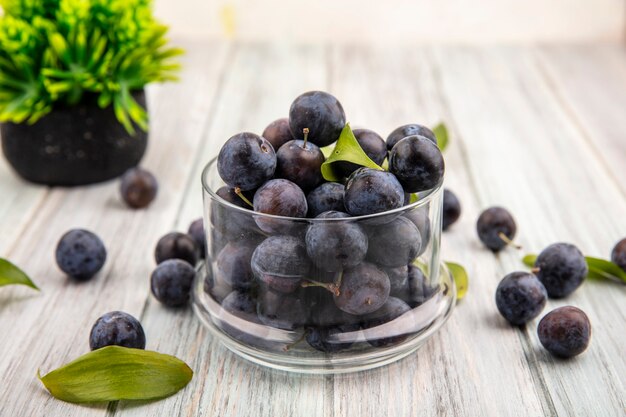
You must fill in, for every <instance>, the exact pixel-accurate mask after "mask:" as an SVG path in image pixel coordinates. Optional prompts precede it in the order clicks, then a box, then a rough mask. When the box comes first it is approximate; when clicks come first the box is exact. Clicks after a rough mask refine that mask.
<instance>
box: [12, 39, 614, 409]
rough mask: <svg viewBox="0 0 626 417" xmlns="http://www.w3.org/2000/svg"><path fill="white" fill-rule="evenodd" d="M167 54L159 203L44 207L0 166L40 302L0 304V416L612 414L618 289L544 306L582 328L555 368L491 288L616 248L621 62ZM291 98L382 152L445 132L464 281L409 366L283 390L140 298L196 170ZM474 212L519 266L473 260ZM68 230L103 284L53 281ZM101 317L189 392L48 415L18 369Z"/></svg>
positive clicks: (157, 163) (54, 194)
mask: <svg viewBox="0 0 626 417" xmlns="http://www.w3.org/2000/svg"><path fill="white" fill-rule="evenodd" d="M186 46H187V49H188V54H187V56H186V57H185V58H184V59H185V68H186V69H185V73H184V74H183V76H182V82H181V83H180V84H168V85H165V86H157V87H154V88H152V89H151V90H150V94H149V99H150V104H151V106H152V123H153V124H152V139H151V144H150V148H149V152H148V155H147V157H146V160H145V161H144V166H146V167H147V168H148V169H151V170H152V171H153V172H155V173H156V174H157V177H158V178H159V182H160V185H161V189H160V195H159V198H158V199H157V200H156V202H155V204H154V206H152V207H151V208H149V209H148V210H145V211H131V210H128V209H126V208H124V207H123V206H122V205H121V202H120V200H119V197H118V189H117V187H118V184H117V183H116V182H115V181H113V182H111V183H106V184H102V185H97V186H93V187H84V188H79V189H50V190H48V189H45V188H40V187H35V186H28V185H24V184H23V183H22V182H21V181H20V180H18V179H16V178H15V177H12V176H10V175H11V174H9V173H8V168H7V167H6V165H5V162H4V161H3V162H1V163H0V192H1V193H2V195H3V196H4V195H7V196H10V201H4V200H0V214H2V213H4V217H0V232H2V233H4V236H3V237H6V238H4V239H3V240H1V241H0V254H2V255H3V256H9V257H10V258H11V259H12V260H13V261H15V262H16V263H18V264H20V265H22V266H24V268H25V269H26V270H27V271H28V272H30V273H31V275H33V278H34V279H35V280H36V282H37V283H38V284H40V286H41V287H42V289H43V291H42V293H41V294H36V293H33V292H32V291H31V290H29V289H26V288H3V289H2V291H1V292H0V318H1V319H0V334H3V335H5V337H2V338H0V351H1V352H3V355H2V356H0V375H2V376H3V382H0V398H2V399H3V400H2V401H0V416H5V415H6V416H31V415H32V416H40V415H45V416H172V415H178V416H220V417H221V416H255V417H256V416H259V417H263V416H272V417H274V416H307V417H308V416H313V417H316V416H328V417H330V416H338V417H339V416H341V417H343V416H346V417H352V416H369V415H376V416H384V415H389V416H400V417H404V416H415V415H420V416H422V415H423V416H479V415H489V416H491V415H497V416H516V415H528V416H536V415H546V416H555V415H559V416H589V415H594V416H595V415H598V416H604V415H606V416H614V415H622V414H623V413H624V410H626V404H625V401H624V395H623V393H624V392H625V386H626V381H625V380H624V375H626V361H625V360H624V339H623V335H624V334H626V324H625V323H626V310H625V309H624V308H623V306H624V305H625V301H626V288H625V287H620V286H618V285H615V284H609V283H598V282H587V283H585V284H584V285H583V287H582V288H581V289H580V290H579V291H577V292H576V293H575V294H573V295H572V296H570V297H568V298H567V299H565V300H551V301H549V303H548V306H547V308H546V310H545V311H544V312H547V311H549V310H550V309H552V308H555V307H557V306H560V305H565V304H570V305H576V306H578V307H580V308H582V309H583V310H584V311H585V312H587V314H588V315H589V317H590V319H591V321H592V324H593V326H594V331H593V340H592V344H591V346H590V348H589V350H588V351H587V352H586V353H585V354H584V355H581V356H580V357H578V358H575V359H574V360H570V361H558V360H554V359H553V358H552V357H550V356H549V355H548V354H547V353H546V352H545V351H544V350H543V349H542V348H541V346H540V345H539V342H538V339H537V337H536V331H535V328H536V324H537V322H538V320H534V321H533V322H531V323H529V324H528V325H527V326H526V327H524V328H513V327H511V326H509V325H508V324H507V323H506V322H505V321H504V319H503V318H502V317H501V316H500V315H499V314H498V312H497V309H496V307H495V302H494V299H493V297H494V293H495V289H496V287H497V285H498V282H499V281H500V279H501V278H502V277H503V276H504V275H505V274H506V273H508V272H512V271H515V270H520V269H523V268H524V267H523V265H522V264H521V262H520V258H521V256H522V255H523V253H525V252H538V251H540V250H541V249H542V248H543V247H545V246H547V245H548V244H550V243H553V242H556V241H569V242H572V243H575V244H576V245H578V246H579V247H580V248H581V249H582V250H583V251H584V252H586V253H589V254H593V255H597V256H602V257H607V256H608V254H609V251H610V249H611V247H612V245H613V243H614V242H615V241H616V240H617V239H618V238H619V237H623V235H624V234H626V216H624V213H626V197H625V193H624V188H623V187H624V182H623V178H624V172H623V169H624V167H625V166H626V154H625V153H624V152H623V149H624V148H623V144H624V141H623V138H624V133H625V132H626V128H625V126H624V120H623V117H620V116H621V115H623V108H624V103H625V102H626V91H625V88H626V87H624V80H625V78H624V75H623V74H624V54H623V49H620V48H618V47H611V46H608V47H602V48H597V50H596V49H594V48H587V47H551V48H543V49H534V48H511V47H501V48H500V47H489V48H475V47H474V48H470V47H445V48H423V47H420V48H415V47H410V48H409V47H393V48H391V47H343V46H334V47H326V46H300V47H296V46H287V45H283V44H281V45H267V44H240V45H225V44H205V43H191V44H188V45H186ZM589 61H593V62H594V63H595V65H596V66H597V68H600V69H601V70H598V71H593V70H592V69H593V67H590V66H589V63H588V62H589ZM310 89H322V90H328V91H330V92H332V93H333V94H335V95H337V97H339V99H340V100H341V102H342V104H343V106H344V108H345V110H346V114H347V116H348V120H349V121H350V122H351V123H352V125H353V126H355V127H356V126H362V127H367V128H371V129H373V130H375V131H377V132H379V133H380V134H381V135H382V136H383V137H384V136H386V135H387V134H388V133H389V132H390V131H391V130H392V129H393V128H394V127H396V126H397V125H399V124H403V123H409V122H423V123H425V124H428V125H434V124H435V123H436V122H438V121H439V120H445V121H446V123H447V124H448V127H449V129H450V131H451V138H452V140H451V144H450V147H449V149H448V150H447V151H446V165H447V171H446V187H449V188H451V189H452V190H453V191H454V192H455V193H456V194H457V195H458V196H459V198H460V199H461V203H462V205H463V214H462V217H461V220H460V221H459V222H458V223H457V224H455V225H453V226H452V227H451V229H450V230H449V231H448V232H446V233H445V234H444V239H443V246H442V253H443V258H444V259H447V260H451V261H457V262H460V263H462V264H463V265H465V266H466V267H467V269H468V271H469V272H470V275H471V280H470V288H469V292H468V294H467V296H466V298H465V299H464V300H463V301H462V302H461V303H460V304H459V305H458V306H457V309H456V311H455V312H454V313H453V315H452V317H451V319H450V321H449V322H448V323H446V325H445V326H444V327H443V329H442V330H441V331H440V332H439V333H438V334H437V335H436V336H435V337H433V338H432V339H431V340H430V341H428V342H427V343H426V345H425V346H424V347H423V348H422V349H420V350H419V351H418V352H417V353H416V354H413V355H410V356H409V357H407V358H405V359H403V360H402V361H400V362H398V363H395V364H392V365H389V366H387V367H384V368H382V369H377V370H372V371H367V372H361V373H358V374H354V375H342V376H336V377H331V376H327V377H315V376H312V377H311V376H298V375H290V374H287V373H284V372H276V371H270V370H267V369H265V368H262V367H259V366H256V365H253V364H251V363H249V362H247V361H245V360H243V359H239V358H238V357H236V356H235V355H233V354H231V353H230V352H229V351H227V350H226V349H225V348H224V347H222V346H221V345H220V344H219V343H218V342H217V341H216V340H215V339H213V338H212V337H211V336H210V335H209V334H208V332H207V331H206V330H205V329H203V328H202V326H201V325H200V323H199V321H198V320H197V319H196V318H195V317H194V315H193V313H192V312H191V310H190V309H186V310H172V309H167V308H164V307H163V306H161V305H160V304H159V303H157V302H155V300H154V299H153V298H152V297H151V296H150V294H149V285H148V282H149V275H150V272H151V271H152V269H153V267H154V261H153V259H152V252H153V248H154V245H155V243H156V241H157V239H158V237H159V236H160V235H162V234H164V233H166V232H168V231H170V230H174V229H176V230H183V231H184V230H186V229H187V226H188V224H189V222H190V221H191V220H193V219H195V218H197V217H199V216H200V214H201V210H202V203H201V197H202V195H201V186H200V172H201V170H202V168H203V166H204V164H205V163H206V162H207V161H208V160H209V159H210V158H212V157H213V156H215V155H216V154H217V152H218V150H219V147H220V146H221V144H222V143H223V142H224V141H225V140H226V139H228V138H229V137H230V136H231V135H233V134H235V133H237V132H240V131H253V132H261V131H262V130H263V128H264V127H265V125H267V124H268V123H269V122H270V121H272V120H274V119H276V118H278V117H284V116H286V114H287V112H288V108H289V104H290V103H291V101H292V100H293V98H294V97H295V96H297V95H298V94H299V93H301V92H304V91H306V90H310ZM609 90H610V91H609ZM620 109H621V110H622V111H621V112H620ZM620 179H621V182H620ZM493 204H500V205H504V206H506V207H507V208H509V209H510V210H511V211H512V212H513V214H514V216H515V217H516V220H517V223H518V225H519V236H518V240H519V242H520V243H521V244H522V245H523V246H524V251H523V252H518V251H515V250H513V249H507V250H506V251H504V252H502V253H501V254H500V255H497V256H494V255H493V254H492V253H491V252H489V251H487V250H485V249H484V248H482V247H481V245H480V244H479V242H478V240H477V238H476V235H475V230H474V228H475V224H474V222H475V219H476V218H477V216H478V214H479V212H480V211H481V210H482V209H483V208H486V207H487V206H490V205H493ZM71 227H87V228H90V229H92V230H94V231H96V232H97V233H98V234H100V235H101V236H102V238H103V240H104V241H105V243H106V244H107V247H108V248H109V260H108V262H107V264H106V265H105V268H104V270H103V271H102V272H101V273H100V274H99V275H98V277H97V278H96V279H94V280H93V281H91V282H89V283H85V284H81V285H76V284H72V283H69V282H68V281H67V280H66V278H65V277H63V276H62V274H61V273H60V272H59V271H58V270H57V269H56V266H55V265H54V261H53V251H54V247H55V245H56V242H57V240H58V238H59V237H60V236H61V234H62V233H63V232H65V231H66V230H67V229H69V228H71ZM115 309H120V310H124V311H127V312H129V313H131V314H133V315H135V316H137V317H139V318H141V321H142V324H143V326H144V328H145V331H146V335H147V341H148V343H147V348H148V349H153V350H157V351H160V352H164V353H169V354H174V355H176V356H178V357H179V358H181V359H183V360H185V361H186V362H187V363H189V364H190V366H191V367H192V369H193V370H194V372H195V375H194V378H193V380H192V382H191V383H190V384H189V386H188V387H186V388H185V389H184V390H183V391H181V392H180V393H178V394H177V395H174V396H172V397H170V398H167V399H165V400H162V401H157V402H151V403H142V402H141V403H131V402H120V403H111V404H108V405H107V404H104V405H94V406H76V405H71V404H66V403H63V402H61V401H58V400H55V399H53V398H51V397H50V396H49V395H48V394H47V392H46V391H45V390H44V389H43V388H42V387H41V385H40V384H39V382H38V381H37V380H36V378H35V374H36V371H37V368H39V367H40V368H41V370H42V372H46V371H48V370H50V369H53V368H56V367H57V366H60V365H61V364H63V363H65V362H67V361H69V360H71V359H73V358H75V357H76V356H78V355H80V354H82V353H85V352H86V351H87V349H88V344H87V338H88V333H89V329H90V327H91V325H92V324H93V322H94V321H95V319H96V318H97V317H98V316H99V315H101V314H102V313H104V312H107V311H110V310H115ZM7 399H8V400H7Z"/></svg>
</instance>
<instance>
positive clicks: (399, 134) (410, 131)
mask: <svg viewBox="0 0 626 417" xmlns="http://www.w3.org/2000/svg"><path fill="white" fill-rule="evenodd" d="M416 135H417V136H424V137H425V138H427V139H428V140H430V141H431V142H432V143H434V144H435V145H436V144H437V138H436V137H435V134H434V133H433V131H432V130H430V129H429V128H427V127H426V126H422V125H418V124H416V123H413V124H408V125H404V126H400V127H398V128H396V129H395V130H394V131H393V132H391V133H390V134H389V136H387V150H389V151H391V149H392V148H393V147H394V146H395V145H396V143H398V142H399V141H401V140H402V139H404V138H406V137H407V136H416Z"/></svg>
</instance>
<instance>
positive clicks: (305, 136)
mask: <svg viewBox="0 0 626 417" xmlns="http://www.w3.org/2000/svg"><path fill="white" fill-rule="evenodd" d="M302 134H303V135H304V139H303V141H302V142H303V143H302V149H306V141H307V140H308V139H309V128H308V127H305V128H304V129H302Z"/></svg>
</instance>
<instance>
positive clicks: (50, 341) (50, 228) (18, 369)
mask: <svg viewBox="0 0 626 417" xmlns="http://www.w3.org/2000/svg"><path fill="white" fill-rule="evenodd" d="M188 49H189V53H188V55H187V56H185V57H184V63H185V64H186V71H185V72H184V74H183V78H184V80H185V81H184V82H183V83H181V84H168V85H167V86H163V87H158V88H157V89H156V90H153V91H150V93H154V94H151V95H150V98H151V99H150V104H151V107H152V131H151V139H150V140H151V143H150V146H149V150H148V153H147V156H146V158H145V160H144V162H143V165H144V166H145V167H146V168H148V169H149V170H151V171H153V172H154V173H155V174H156V176H157V177H158V178H159V183H160V193H161V195H160V198H158V199H157V200H156V201H155V203H154V205H153V206H152V207H151V208H150V209H149V210H145V211H133V210H129V209H127V208H126V207H124V206H123V203H122V202H121V200H120V198H119V190H118V187H119V183H118V182H117V181H112V182H109V183H105V184H101V185H96V186H92V187H84V188H76V189H53V190H52V191H51V192H50V195H49V197H48V198H47V200H46V202H45V204H44V205H42V206H41V207H39V208H38V209H37V211H36V213H35V214H34V216H33V217H32V218H31V219H30V220H29V222H28V227H26V228H25V230H24V232H23V233H22V235H21V236H20V238H19V240H18V241H16V242H15V246H14V249H13V250H12V251H11V259H12V260H13V261H15V262H16V263H17V264H18V265H26V266H27V268H26V269H27V270H28V271H29V272H30V273H31V274H32V276H33V278H34V279H35V281H36V282H37V283H38V284H39V285H40V287H41V289H42V291H41V293H40V294H32V292H31V293H28V295H25V292H24V289H21V288H19V289H7V290H6V291H3V292H2V293H1V294H0V297H1V298H0V315H1V317H2V320H1V321H0V332H1V334H3V335H5V336H4V337H2V338H1V339H0V351H2V352H5V353H6V352H11V354H10V355H9V354H3V355H2V357H1V358H0V374H1V375H2V376H3V380H4V382H3V383H2V384H1V385H0V397H1V398H3V401H2V403H1V404H0V415H3V416H4V415H7V416H30V415H32V416H41V415H64V416H72V415H76V416H90V415H94V416H101V415H104V413H105V412H106V408H107V405H106V404H104V405H98V406H87V407H86V406H75V405H71V404H67V403H64V402H61V401H58V400H55V399H54V398H52V397H50V396H49V394H48V393H47V392H46V391H45V390H44V389H43V387H42V385H41V384H40V383H39V381H37V379H36V374H37V369H41V371H42V373H46V372H47V371H49V370H52V369H54V368H56V367H58V366H60V365H62V364H63V363H66V362H68V361H70V360H71V359H74V358H75V357H77V356H79V355H80V354H82V353H85V352H87V351H88V349H89V348H88V343H87V342H88V338H89V329H90V328H91V325H92V324H93V322H94V321H95V320H96V319H97V318H98V317H99V316H100V315H101V314H103V313H105V312H107V311H111V310H123V311H127V312H128V313H130V314H132V315H135V316H139V315H140V314H141V311H142V309H143V306H144V304H145V300H146V298H147V295H148V293H149V285H148V282H149V281H148V278H149V274H150V271H151V269H152V266H153V264H154V260H153V259H152V251H153V249H152V248H153V247H154V244H155V242H156V240H157V239H158V237H159V236H160V235H162V234H163V233H165V232H166V231H168V229H169V227H170V225H171V223H172V221H173V220H174V218H175V214H176V210H177V208H178V206H179V204H180V201H181V200H182V198H183V194H184V184H185V181H186V179H187V177H188V176H189V174H190V170H191V168H192V167H191V166H190V165H189V164H188V162H187V161H188V160H189V158H190V157H191V156H192V155H193V153H194V151H195V149H196V148H197V146H198V143H199V141H200V139H201V134H200V131H201V129H202V126H203V125H204V123H205V121H206V119H207V116H208V114H209V112H210V104H211V100H212V97H213V94H214V92H215V90H216V87H217V80H218V75H219V73H220V72H221V70H222V68H223V62H224V57H225V53H226V50H227V48H226V47H225V46H224V45H206V44H205V45H202V46H195V47H194V46H193V45H191V46H190V47H189V48H188ZM197 89H202V90H204V91H205V94H194V91H196V90H197ZM183 120H184V123H181V121H183ZM173 148H175V149H176V152H171V151H168V150H169V149H173ZM73 227H84V228H87V229H91V230H93V231H95V232H96V233H98V234H99V235H100V237H101V238H102V239H103V241H104V242H105V245H106V246H107V248H108V262H107V263H106V264H105V266H104V268H103V270H102V271H101V272H100V273H99V274H98V276H97V277H96V278H95V279H93V280H92V281H90V282H88V283H83V284H77V283H71V282H69V281H68V279H67V278H66V277H65V276H63V274H62V273H61V272H60V271H59V270H58V269H57V268H56V265H55V264H54V248H55V246H56V243H57V241H58V239H59V237H60V236H61V235H62V234H63V233H64V232H65V231H67V230H68V229H70V228H73ZM149 346H150V345H149ZM164 353H171V352H164ZM9 381H10V382H9ZM5 399H10V401H7V400H5Z"/></svg>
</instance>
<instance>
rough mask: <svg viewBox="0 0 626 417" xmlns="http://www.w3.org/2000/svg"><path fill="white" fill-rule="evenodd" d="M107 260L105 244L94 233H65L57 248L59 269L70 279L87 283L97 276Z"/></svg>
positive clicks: (72, 231)
mask: <svg viewBox="0 0 626 417" xmlns="http://www.w3.org/2000/svg"><path fill="white" fill-rule="evenodd" d="M106 258H107V251H106V248H105V247H104V243H102V240H100V238H99V237H98V236H96V235H95V234H94V233H92V232H90V231H88V230H84V229H73V230H70V231H69V232H67V233H65V234H64V235H63V237H61V240H59V243H58V244H57V248H56V261H57V265H58V266H59V268H60V269H61V270H62V271H63V272H65V273H66V274H67V275H69V276H70V277H72V278H74V279H77V280H80V281H86V280H88V279H90V278H91V277H93V276H94V275H96V273H97V272H98V271H100V269H102V266H103V265H104V262H105V261H106Z"/></svg>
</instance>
